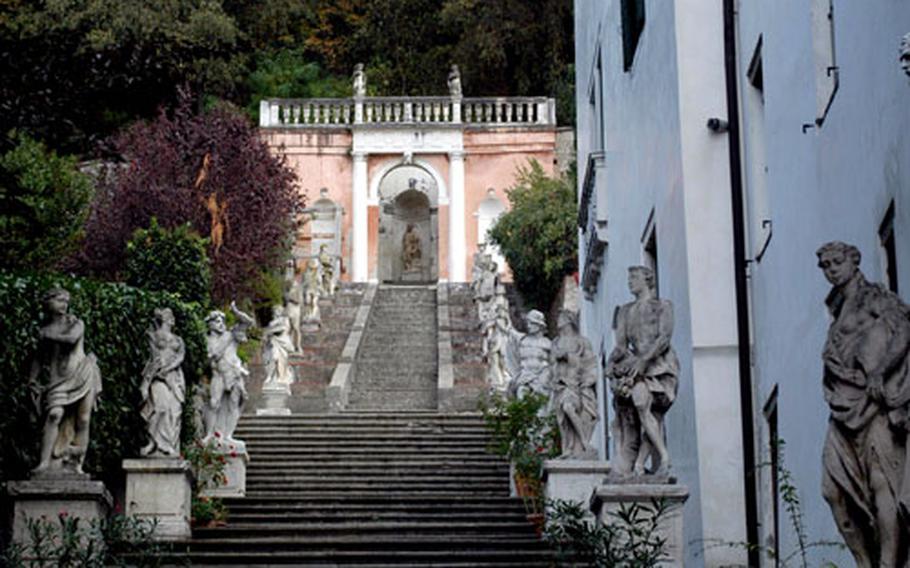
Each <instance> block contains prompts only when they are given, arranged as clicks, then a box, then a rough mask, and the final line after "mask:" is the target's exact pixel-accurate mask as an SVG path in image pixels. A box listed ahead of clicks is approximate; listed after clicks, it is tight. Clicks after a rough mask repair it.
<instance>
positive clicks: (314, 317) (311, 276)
mask: <svg viewBox="0 0 910 568" xmlns="http://www.w3.org/2000/svg"><path fill="white" fill-rule="evenodd" d="M302 281H303V304H302V305H301V313H300V319H301V321H303V322H318V321H319V318H320V316H319V296H320V292H322V278H321V277H320V275H319V259H316V258H311V259H310V260H308V261H307V263H306V268H304V270H303V277H302Z"/></svg>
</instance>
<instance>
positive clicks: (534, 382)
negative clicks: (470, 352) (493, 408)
mask: <svg viewBox="0 0 910 568" xmlns="http://www.w3.org/2000/svg"><path fill="white" fill-rule="evenodd" d="M525 321H526V323H527V326H528V333H526V334H525V333H521V332H519V331H516V330H514V329H513V330H511V332H510V333H511V337H510V341H509V352H508V355H509V357H508V359H507V364H508V367H509V375H510V376H511V377H512V380H511V382H510V383H509V395H510V396H513V397H516V398H518V399H522V398H524V397H525V396H526V395H527V394H529V393H532V392H533V393H536V394H540V395H544V396H547V397H549V396H550V349H551V348H552V343H551V342H550V340H549V339H547V337H546V336H545V335H544V330H546V329H547V320H546V317H544V315H543V314H542V313H541V312H539V311H537V310H531V311H530V312H528V315H527V316H526V318H525Z"/></svg>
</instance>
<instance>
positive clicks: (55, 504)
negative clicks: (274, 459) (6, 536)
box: [6, 474, 112, 545]
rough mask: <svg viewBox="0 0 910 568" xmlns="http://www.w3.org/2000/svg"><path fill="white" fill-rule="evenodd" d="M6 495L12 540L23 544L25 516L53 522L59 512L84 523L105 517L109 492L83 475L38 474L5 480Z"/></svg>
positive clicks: (100, 484) (26, 529)
mask: <svg viewBox="0 0 910 568" xmlns="http://www.w3.org/2000/svg"><path fill="white" fill-rule="evenodd" d="M6 494H7V495H8V496H9V500H10V502H11V503H12V506H13V535H12V536H13V541H15V542H19V543H22V544H25V545H27V544H28V543H29V540H30V539H31V536H30V535H29V531H28V519H40V518H41V517H44V518H46V519H47V520H48V521H50V522H51V523H53V524H54V525H57V523H58V521H57V518H58V516H59V515H60V514H62V513H66V515H67V516H68V517H71V518H79V519H80V526H87V525H88V524H89V523H90V522H92V521H98V520H101V519H103V518H104V517H106V516H107V514H108V512H109V511H110V509H111V503H112V500H111V494H110V493H108V491H107V489H105V487H104V483H102V482H100V481H92V480H91V478H89V476H88V475H85V474H60V475H42V476H40V477H36V478H34V479H30V480H28V481H9V482H7V484H6Z"/></svg>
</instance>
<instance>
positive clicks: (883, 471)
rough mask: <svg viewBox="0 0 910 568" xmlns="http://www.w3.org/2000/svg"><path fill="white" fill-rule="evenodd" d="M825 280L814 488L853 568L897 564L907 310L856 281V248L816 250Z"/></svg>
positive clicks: (906, 403)
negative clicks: (823, 407)
mask: <svg viewBox="0 0 910 568" xmlns="http://www.w3.org/2000/svg"><path fill="white" fill-rule="evenodd" d="M816 254H817V256H818V266H819V268H821V269H822V271H823V272H824V274H825V278H826V279H827V280H828V282H830V283H831V292H830V293H829V294H828V297H827V298H826V300H825V304H826V305H827V306H828V309H829V311H830V313H831V316H832V318H833V319H832V321H831V326H830V327H829V329H828V338H827V341H826V342H825V348H824V351H823V353H822V361H823V363H824V373H823V379H822V387H823V390H824V395H825V402H827V403H828V406H829V408H830V410H831V418H830V420H829V421H828V434H827V437H826V439H825V446H824V450H823V452H822V467H823V469H822V494H823V495H824V497H825V500H826V501H827V502H828V505H829V506H830V507H831V512H832V514H833V515H834V520H835V522H836V523H837V526H838V529H839V530H840V533H841V536H843V538H844V542H845V543H846V544H847V547H848V548H849V549H850V552H852V553H853V557H854V559H855V560H856V566H858V567H860V568H872V567H876V568H896V567H898V566H906V565H907V564H906V561H907V560H906V558H904V559H903V560H900V558H901V556H902V555H903V554H906V551H907V548H908V546H910V524H908V521H910V516H908V514H910V462H908V460H907V431H908V429H910V420H908V417H910V306H908V305H907V304H905V303H904V302H902V301H901V300H900V298H898V297H897V295H896V294H894V293H892V292H891V291H889V290H888V289H886V288H885V287H884V286H882V285H880V284H873V283H871V282H869V281H867V280H866V278H865V276H864V275H863V273H862V271H861V270H860V268H859V265H860V252H859V250H858V249H857V248H856V247H854V246H851V245H848V244H845V243H841V242H830V243H827V244H825V245H824V246H822V247H821V248H819V249H818V251H817V253H816Z"/></svg>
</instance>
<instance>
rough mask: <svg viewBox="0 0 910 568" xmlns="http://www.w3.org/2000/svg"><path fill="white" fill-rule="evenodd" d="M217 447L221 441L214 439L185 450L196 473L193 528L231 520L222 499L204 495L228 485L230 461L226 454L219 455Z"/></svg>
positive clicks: (195, 443)
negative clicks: (227, 475) (226, 469)
mask: <svg viewBox="0 0 910 568" xmlns="http://www.w3.org/2000/svg"><path fill="white" fill-rule="evenodd" d="M217 446H218V444H217V441H216V440H215V439H211V440H209V441H208V442H206V443H205V444H203V443H202V442H201V441H200V440H196V441H194V442H193V443H192V444H188V445H186V446H184V448H183V458H184V459H185V460H187V461H188V462H190V468H191V469H192V470H193V500H192V513H191V515H192V520H193V525H197V526H205V525H208V524H211V523H223V522H224V521H226V520H227V508H226V507H225V506H224V502H223V501H222V500H221V499H219V498H217V497H208V496H205V495H201V493H202V492H203V491H204V490H206V489H215V488H217V487H220V486H222V485H224V484H225V483H227V477H226V476H225V473H224V469H225V467H226V465H227V459H226V458H225V457H224V453H223V452H219V451H217Z"/></svg>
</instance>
